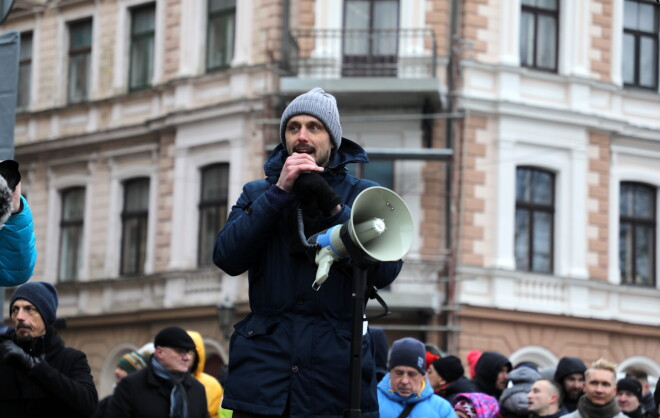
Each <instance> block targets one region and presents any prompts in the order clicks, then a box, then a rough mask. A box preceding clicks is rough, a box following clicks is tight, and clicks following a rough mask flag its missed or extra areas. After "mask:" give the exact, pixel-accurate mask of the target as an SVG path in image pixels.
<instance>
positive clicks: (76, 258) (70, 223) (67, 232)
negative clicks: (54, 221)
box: [59, 187, 85, 282]
mask: <svg viewBox="0 0 660 418" xmlns="http://www.w3.org/2000/svg"><path fill="white" fill-rule="evenodd" d="M61 196H62V216H61V218H60V264H59V280H60V281H62V282H69V281H73V280H77V279H79V278H80V277H79V274H80V266H81V264H82V245H83V217H84V214H85V189H84V188H83V187H73V188H70V189H66V190H63V191H62V194H61Z"/></svg>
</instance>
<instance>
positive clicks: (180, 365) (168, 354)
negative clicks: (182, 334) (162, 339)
mask: <svg viewBox="0 0 660 418" xmlns="http://www.w3.org/2000/svg"><path fill="white" fill-rule="evenodd" d="M154 356H155V357H156V360H158V361H159V362H160V364H162V365H163V367H165V370H167V371H168V372H180V373H185V372H187V371H188V368H189V367H190V364H191V363H192V350H190V351H189V350H186V349H183V348H173V347H161V346H156V351H154Z"/></svg>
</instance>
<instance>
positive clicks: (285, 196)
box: [266, 184, 296, 210]
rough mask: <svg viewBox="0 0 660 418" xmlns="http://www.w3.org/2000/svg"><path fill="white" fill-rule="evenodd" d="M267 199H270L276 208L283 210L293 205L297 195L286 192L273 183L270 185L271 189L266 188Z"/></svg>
mask: <svg viewBox="0 0 660 418" xmlns="http://www.w3.org/2000/svg"><path fill="white" fill-rule="evenodd" d="M266 199H268V202H269V203H270V204H271V205H273V207H274V208H275V209H278V210H282V209H284V208H286V207H287V206H289V205H291V204H292V203H293V202H294V201H295V200H296V196H295V195H294V194H293V193H287V192H285V191H284V190H282V189H280V188H279V187H277V186H276V185H275V184H273V185H272V186H270V189H268V190H266Z"/></svg>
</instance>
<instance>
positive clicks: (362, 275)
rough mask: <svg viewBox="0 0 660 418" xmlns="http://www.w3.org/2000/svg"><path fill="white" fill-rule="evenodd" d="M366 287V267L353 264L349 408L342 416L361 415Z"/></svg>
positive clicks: (355, 417) (353, 416)
mask: <svg viewBox="0 0 660 418" xmlns="http://www.w3.org/2000/svg"><path fill="white" fill-rule="evenodd" d="M366 288H367V270H366V268H363V267H359V266H353V293H352V295H351V297H352V298H353V318H352V319H353V323H352V327H351V365H350V370H351V380H350V384H349V386H348V388H349V390H350V403H349V409H347V410H345V411H344V417H346V418H357V417H360V416H361V409H360V400H361V397H362V393H361V388H362V376H361V374H362V329H363V321H364V305H365V303H364V295H365V292H366Z"/></svg>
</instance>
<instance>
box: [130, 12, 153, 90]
mask: <svg viewBox="0 0 660 418" xmlns="http://www.w3.org/2000/svg"><path fill="white" fill-rule="evenodd" d="M147 9H152V10H153V19H154V22H153V23H154V24H153V29H152V30H151V31H149V32H147V31H144V32H140V33H138V34H136V33H135V20H136V19H135V14H136V13H139V12H141V11H145V10H147ZM129 12H130V32H129V51H128V90H129V92H134V91H140V90H145V89H148V88H150V87H151V86H152V79H153V76H154V68H155V58H156V29H157V28H156V12H157V10H156V3H145V4H140V5H138V6H135V7H132V8H130V9H129ZM149 38H151V43H152V59H151V62H150V63H149V68H148V71H147V72H148V73H149V74H145V78H146V79H147V81H146V82H145V83H144V84H140V85H133V84H132V80H133V75H134V72H135V71H136V69H135V68H134V66H135V65H136V64H135V63H134V61H133V49H134V48H135V47H136V44H137V42H136V41H138V40H145V39H149Z"/></svg>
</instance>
